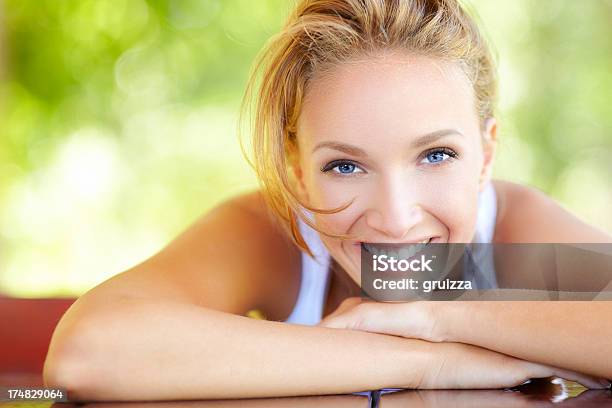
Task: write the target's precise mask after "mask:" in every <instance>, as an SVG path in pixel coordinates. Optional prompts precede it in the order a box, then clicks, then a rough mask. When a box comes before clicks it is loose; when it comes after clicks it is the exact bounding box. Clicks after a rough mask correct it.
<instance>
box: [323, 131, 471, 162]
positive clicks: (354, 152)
mask: <svg viewBox="0 0 612 408" xmlns="http://www.w3.org/2000/svg"><path fill="white" fill-rule="evenodd" d="M450 135H459V136H463V133H461V132H460V131H458V130H456V129H441V130H436V131H435V132H431V133H427V134H425V135H423V136H420V137H418V138H417V139H416V140H414V141H413V142H412V143H411V144H410V146H411V147H412V148H413V149H416V148H419V147H423V146H427V145H429V144H432V143H434V142H436V141H437V140H439V139H442V138H444V137H447V136H450ZM325 147H326V148H328V149H333V150H337V151H339V152H343V153H346V154H350V155H351V156H361V157H365V156H367V155H368V154H367V153H366V152H365V150H363V149H361V148H360V147H357V146H353V145H350V144H347V143H340V142H332V141H326V142H321V143H319V144H317V145H316V146H315V147H314V149H312V153H314V152H315V151H317V150H319V149H322V148H325Z"/></svg>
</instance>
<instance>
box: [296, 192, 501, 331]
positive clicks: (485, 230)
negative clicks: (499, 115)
mask: <svg viewBox="0 0 612 408" xmlns="http://www.w3.org/2000/svg"><path fill="white" fill-rule="evenodd" d="M496 218H497V195H496V194H495V188H494V187H493V184H492V183H488V184H487V186H486V187H485V189H484V190H483V191H482V192H480V194H479V195H478V215H477V221H476V232H475V234H474V240H473V241H472V242H474V243H489V242H491V241H492V240H493V234H494V232H495V221H496ZM299 226H300V232H301V233H302V236H303V237H304V240H305V241H306V243H307V244H308V246H309V247H310V249H311V251H312V252H313V254H314V255H315V257H314V259H313V258H311V257H310V256H309V255H308V254H307V253H305V252H302V281H301V285H300V292H299V294H298V298H297V301H296V303H295V306H294V307H293V311H292V312H291V314H290V315H289V317H288V318H287V320H285V322H287V323H294V324H303V325H309V326H313V325H316V324H317V323H319V322H320V321H321V318H322V317H323V308H324V307H325V299H326V298H327V290H328V283H329V274H330V270H329V266H330V261H331V258H330V254H329V251H328V250H327V248H326V247H325V245H323V242H322V241H321V237H320V236H319V233H318V232H317V231H316V230H314V229H312V228H311V227H310V226H308V225H307V224H306V223H304V222H303V221H302V220H299ZM485 249H486V248H484V246H478V245H477V246H475V247H474V249H473V250H472V251H471V252H470V255H471V256H472V257H473V258H474V260H475V261H476V264H478V265H485V268H484V270H482V271H475V270H474V269H473V268H466V276H465V279H466V280H470V281H471V282H472V287H473V288H479V289H485V288H495V287H497V279H496V277H495V270H494V266H493V258H492V256H491V254H492V252H491V251H488V250H485Z"/></svg>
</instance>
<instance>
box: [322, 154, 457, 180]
mask: <svg viewBox="0 0 612 408" xmlns="http://www.w3.org/2000/svg"><path fill="white" fill-rule="evenodd" d="M433 153H443V154H446V155H447V156H449V158H448V159H446V160H443V161H441V162H436V163H429V164H428V165H430V166H440V165H443V164H444V163H446V162H448V161H451V160H454V159H457V158H459V155H458V154H457V152H455V151H454V150H453V149H451V148H449V147H436V148H433V149H430V150H427V151H425V152H423V154H421V155H420V156H419V159H420V160H419V163H420V162H421V161H423V160H424V159H425V158H427V156H429V155H430V154H433ZM342 164H351V165H353V166H355V167H357V168H360V169H361V170H362V172H365V171H364V170H363V169H362V168H361V166H360V165H359V164H357V163H356V162H354V161H352V160H344V159H341V160H333V161H331V162H329V163H327V164H326V165H325V166H323V167H322V168H321V171H322V172H323V173H327V172H329V171H330V170H333V169H335V168H336V167H338V166H340V165H342ZM334 173H336V174H337V175H341V176H344V177H346V176H353V175H355V174H358V173H340V172H334Z"/></svg>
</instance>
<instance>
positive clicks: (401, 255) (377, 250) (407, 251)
mask: <svg viewBox="0 0 612 408" xmlns="http://www.w3.org/2000/svg"><path fill="white" fill-rule="evenodd" d="M429 241H431V238H428V239H425V240H423V241H421V242H419V243H418V244H417V243H415V244H409V245H407V246H404V247H401V248H395V249H392V248H384V247H378V246H376V245H373V244H368V243H365V242H363V243H362V245H363V248H364V249H365V250H366V251H368V252H369V253H370V254H372V255H378V256H380V255H387V256H388V257H389V258H391V257H393V258H396V259H408V258H411V257H413V256H414V255H415V254H417V253H418V252H420V251H421V250H422V249H423V248H425V246H426V245H427V244H428V243H429Z"/></svg>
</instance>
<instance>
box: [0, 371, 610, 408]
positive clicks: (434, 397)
mask: <svg viewBox="0 0 612 408" xmlns="http://www.w3.org/2000/svg"><path fill="white" fill-rule="evenodd" d="M12 378H13V380H11V377H10V376H7V375H5V376H4V377H2V378H0V386H8V385H11V386H17V385H20V386H35V385H37V384H36V381H37V377H36V376H31V377H29V378H28V376H27V374H16V375H15V376H14V377H12ZM7 381H14V382H7ZM77 406H79V407H84V406H87V408H229V407H241V408H243V407H244V408H258V407H262V408H263V407H271V408H280V407H297V408H302V407H321V408H325V407H330V408H331V407H339V408H344V407H346V408H349V407H351V408H352V407H375V406H378V407H384V408H393V407H397V408H399V407H419V408H421V407H423V408H425V407H426V408H437V407H440V408H447V407H466V408H479V407H483V408H484V407H487V408H489V407H502V408H503V407H523V408H532V407H533V408H541V407H555V408H558V407H562V408H566V407H611V408H612V392H611V391H610V390H586V389H585V388H584V387H582V386H580V385H579V384H576V383H573V382H568V381H562V380H559V379H557V380H554V381H550V379H541V380H533V381H532V383H531V384H527V385H525V386H522V387H519V388H518V389H516V390H448V391H446V390H432V391H416V390H406V391H400V392H394V393H387V394H382V395H377V394H376V393H375V392H373V393H371V395H369V396H368V395H363V396H362V395H327V396H314V397H292V398H261V399H248V400H245V399H242V400H223V401H159V402H92V403H78V404H76V403H53V402H51V401H41V402H31V401H27V402H20V401H10V402H9V401H4V402H0V407H1V408H12V407H15V408H18V407H21V408H73V407H77Z"/></svg>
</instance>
